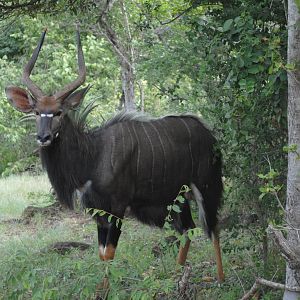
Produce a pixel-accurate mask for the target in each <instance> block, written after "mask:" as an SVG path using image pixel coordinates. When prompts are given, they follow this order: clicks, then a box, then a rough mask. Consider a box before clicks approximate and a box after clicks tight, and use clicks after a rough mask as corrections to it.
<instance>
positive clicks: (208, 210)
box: [191, 184, 225, 282]
mask: <svg viewBox="0 0 300 300" xmlns="http://www.w3.org/2000/svg"><path fill="white" fill-rule="evenodd" d="M191 188H192V191H193V194H194V197H195V199H196V201H197V203H198V206H199V216H201V218H203V225H204V229H205V230H206V231H207V234H208V236H209V237H210V238H211V239H212V242H213V246H214V250H215V256H216V264H217V276H218V281H219V282H223V281H224V278H225V276H224V272H223V265H222V256H221V248H220V239H219V230H218V226H217V225H218V219H217V212H218V206H219V204H218V202H217V203H216V200H217V201H218V198H219V197H220V195H221V192H222V187H221V185H219V186H218V185H216V186H214V187H213V186H212V185H211V186H209V185H207V186H205V187H204V188H203V189H201V192H200V191H199V190H198V188H197V187H196V186H195V185H194V184H192V185H191Z"/></svg>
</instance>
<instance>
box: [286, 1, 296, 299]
mask: <svg viewBox="0 0 300 300" xmlns="http://www.w3.org/2000/svg"><path fill="white" fill-rule="evenodd" d="M299 24H300V15H299V11H298V8H297V6H296V1H295V0H289V1H288V63H289V64H292V65H294V66H295V69H294V70H292V71H290V72H288V132H289V133H288V135H289V145H294V144H295V145H297V146H298V147H297V149H298V150H297V151H298V152H299V151H300V27H299ZM297 158H298V155H297V153H295V152H290V153H289V155H288V176H287V203H286V211H287V223H288V227H289V229H288V233H287V240H288V243H289V245H290V247H292V248H294V249H300V160H299V159H297ZM286 287H293V288H300V270H299V268H292V266H291V265H290V264H288V263H287V267H286ZM283 299H284V300H294V299H295V300H296V299H300V293H299V292H291V291H288V290H286V291H285V293H284V296H283Z"/></svg>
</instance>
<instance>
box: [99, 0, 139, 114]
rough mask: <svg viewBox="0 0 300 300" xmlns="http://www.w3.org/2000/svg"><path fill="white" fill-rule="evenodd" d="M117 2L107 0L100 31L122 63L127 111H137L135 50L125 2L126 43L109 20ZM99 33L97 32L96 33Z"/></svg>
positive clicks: (122, 9)
mask: <svg viewBox="0 0 300 300" xmlns="http://www.w3.org/2000/svg"><path fill="white" fill-rule="evenodd" d="M115 2H116V0H107V1H106V4H105V6H104V9H102V10H101V11H100V16H99V19H98V25H99V27H98V29H99V32H102V33H103V34H104V36H105V37H106V38H107V39H108V41H109V42H110V43H111V45H112V47H113V50H114V51H115V53H116V55H117V58H118V60H119V62H120V67H121V81H122V96H123V94H124V97H122V98H121V99H123V100H124V108H125V110H135V109H136V105H135V94H134V67H133V48H132V44H131V43H132V37H131V33H130V28H129V23H128V16H127V12H126V7H125V4H124V3H123V1H121V2H120V4H121V12H122V15H123V19H124V29H125V30H124V31H125V35H126V38H125V41H124V39H123V40H122V39H121V38H120V36H118V35H117V33H116V31H115V30H114V29H113V27H112V24H111V22H110V21H109V20H108V14H109V12H110V11H111V9H112V7H113V5H114V3H115ZM96 32H97V31H96Z"/></svg>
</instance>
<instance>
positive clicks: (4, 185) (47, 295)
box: [0, 176, 284, 300]
mask: <svg viewBox="0 0 300 300" xmlns="http://www.w3.org/2000/svg"><path fill="white" fill-rule="evenodd" d="M26 177H27V176H14V177H11V178H7V179H1V180H0V194H2V193H1V192H2V189H6V191H7V195H8V196H9V200H8V199H6V200H5V201H2V200H1V209H2V208H3V211H4V213H5V218H6V219H7V218H14V217H18V216H20V214H21V212H22V209H23V208H24V207H25V206H26V205H28V204H29V203H31V202H32V201H33V198H34V201H42V200H38V199H37V197H36V196H37V195H40V194H39V193H41V195H43V193H45V192H48V191H49V183H47V179H46V177H45V176H39V177H34V178H30V177H29V178H26ZM36 182H39V185H37V184H36ZM8 185H10V186H8ZM19 188H20V190H19ZM37 188H38V190H37ZM15 198H18V199H17V201H15ZM11 202H13V203H14V204H15V206H14V207H15V210H13V209H11V208H10V203H11ZM1 211H2V210H1ZM169 234H170V232H168V231H166V230H160V229H156V228H151V227H149V226H144V225H142V224H140V223H137V222H136V221H134V220H131V219H126V220H125V222H124V224H123V227H122V235H121V238H120V242H119V246H118V249H117V254H116V258H115V260H114V261H112V262H102V261H100V260H99V259H98V254H97V236H96V226H95V224H94V222H93V221H92V220H91V219H90V218H89V217H87V216H84V215H78V214H74V213H70V212H65V213H64V214H62V215H60V216H56V218H54V219H51V218H46V219H45V218H44V217H42V216H36V217H35V218H34V219H33V220H31V222H30V223H29V224H23V223H13V222H0V240H1V243H0V253H1V256H0V270H1V272H0V299H22V300H23V299H25V300H26V299H49V300H50V299H51V300H52V299H96V294H97V293H100V294H101V293H103V291H101V283H102V282H103V278H104V277H105V276H106V277H108V278H109V283H110V292H109V296H108V299H116V300H117V299H120V300H122V299H133V300H138V299H140V300H142V299H143V300H147V299H199V300H200V299H204V300H205V299H207V300H214V299H218V300H219V299H220V300H231V299H232V300H233V299H239V298H241V296H242V295H243V294H244V291H247V290H248V289H249V288H250V287H251V286H252V284H253V282H254V278H255V276H258V275H261V274H265V276H267V279H271V278H272V277H273V276H274V278H273V280H274V281H276V280H277V281H279V282H280V281H281V282H282V280H283V278H282V274H283V272H284V271H283V270H284V264H283V262H282V261H281V260H280V259H278V257H277V255H275V254H274V256H271V258H270V259H271V261H270V267H269V269H268V270H263V267H262V264H261V263H260V258H259V255H258V254H257V251H258V248H257V245H255V244H253V241H252V240H251V238H250V237H249V234H247V233H246V232H244V233H243V232H242V233H240V235H239V236H237V237H233V236H232V235H230V233H227V232H223V234H222V237H221V238H222V241H223V244H224V249H225V250H226V252H225V253H223V260H224V269H225V274H226V281H225V283H224V284H222V285H219V284H218V283H217V282H216V281H215V279H214V278H215V274H216V270H215V269H216V268H215V263H214V253H213V249H212V245H211V243H210V241H209V240H208V239H206V238H205V237H203V236H201V237H198V238H197V239H196V240H195V241H193V242H192V244H191V249H190V252H189V258H188V262H189V264H190V265H191V267H192V271H191V275H190V277H189V286H188V287H187V295H185V296H183V297H181V296H180V295H179V294H178V292H177V283H178V281H179V280H180V278H181V277H182V274H183V268H182V267H179V266H178V265H176V264H175V260H176V255H177V249H176V246H175V245H168V244H167V243H166V241H165V237H166V236H168V235H169ZM58 241H83V242H88V243H90V244H91V245H92V246H91V248H90V249H89V250H86V251H79V250H72V251H70V252H69V253H67V254H65V255H60V254H58V253H55V252H47V251H45V250H44V249H45V247H47V246H49V245H50V244H52V243H54V242H58ZM153 248H155V249H156V251H155V252H154V251H153ZM272 259H273V260H272ZM97 291H98V292H97ZM180 297H181V298H180ZM261 299H264V300H268V299H272V300H276V299H282V293H281V292H278V291H269V290H262V298H261Z"/></svg>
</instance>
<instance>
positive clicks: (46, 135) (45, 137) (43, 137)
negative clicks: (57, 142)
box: [37, 133, 51, 143]
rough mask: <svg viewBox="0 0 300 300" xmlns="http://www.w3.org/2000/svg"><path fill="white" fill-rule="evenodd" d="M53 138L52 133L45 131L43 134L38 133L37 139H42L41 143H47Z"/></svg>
mask: <svg viewBox="0 0 300 300" xmlns="http://www.w3.org/2000/svg"><path fill="white" fill-rule="evenodd" d="M50 139H51V135H50V134H49V133H45V134H43V135H40V134H38V135H37V140H38V141H40V142H41V143H45V142H47V141H49V140H50Z"/></svg>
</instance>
